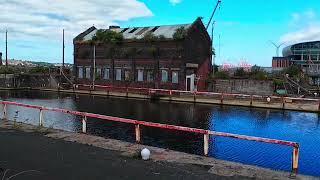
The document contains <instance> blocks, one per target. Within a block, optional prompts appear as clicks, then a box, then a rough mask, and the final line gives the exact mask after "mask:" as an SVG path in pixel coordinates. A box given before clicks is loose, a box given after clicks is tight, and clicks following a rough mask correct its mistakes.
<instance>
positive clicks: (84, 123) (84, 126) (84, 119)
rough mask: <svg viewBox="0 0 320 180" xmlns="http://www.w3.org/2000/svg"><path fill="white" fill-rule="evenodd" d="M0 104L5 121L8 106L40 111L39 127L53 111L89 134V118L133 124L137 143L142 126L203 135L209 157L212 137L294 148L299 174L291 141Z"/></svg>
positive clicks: (57, 109)
mask: <svg viewBox="0 0 320 180" xmlns="http://www.w3.org/2000/svg"><path fill="white" fill-rule="evenodd" d="M0 104H2V105H3V111H2V115H3V119H7V106H18V107H24V108H31V109H37V110H39V126H43V125H44V122H45V121H44V120H45V117H44V111H51V112H57V113H65V114H70V115H76V116H80V117H82V132H83V133H87V118H88V117H90V118H97V119H101V120H105V121H113V122H120V123H126V124H132V125H134V127H135V140H136V142H137V143H140V142H141V130H140V128H141V126H146V127H153V128H159V129H167V130H175V131H182V132H190V133H196V134H201V135H203V143H204V145H203V151H204V155H205V156H207V155H208V153H209V137H210V135H211V136H218V137H227V138H234V139H240V140H247V141H256V142H261V143H269V144H278V145H284V146H290V147H292V148H293V150H292V172H293V173H295V174H296V173H297V172H298V159H299V144H298V143H296V142H291V141H283V140H276V139H268V138H260V137H253V136H243V135H237V134H231V133H223V132H216V131H209V130H204V129H197V128H189V127H182V126H175V125H169V124H160V123H153V122H146V121H138V120H133V119H126V118H119V117H112V116H106V115H99V114H93V113H87V112H80V111H74V110H67V109H60V108H50V107H43V106H37V105H29V104H22V103H17V102H10V101H0Z"/></svg>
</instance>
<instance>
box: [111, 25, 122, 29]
mask: <svg viewBox="0 0 320 180" xmlns="http://www.w3.org/2000/svg"><path fill="white" fill-rule="evenodd" d="M119 28H120V26H109V29H119Z"/></svg>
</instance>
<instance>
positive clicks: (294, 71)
mask: <svg viewBox="0 0 320 180" xmlns="http://www.w3.org/2000/svg"><path fill="white" fill-rule="evenodd" d="M284 73H285V74H289V76H290V77H295V78H298V77H299V76H300V73H301V69H300V67H298V66H296V65H293V66H290V67H288V68H286V69H285V70H284Z"/></svg>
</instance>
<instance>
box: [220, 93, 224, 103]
mask: <svg viewBox="0 0 320 180" xmlns="http://www.w3.org/2000/svg"><path fill="white" fill-rule="evenodd" d="M223 99H224V95H223V93H221V98H220V103H221V104H223Z"/></svg>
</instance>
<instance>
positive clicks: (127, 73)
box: [124, 70, 130, 81]
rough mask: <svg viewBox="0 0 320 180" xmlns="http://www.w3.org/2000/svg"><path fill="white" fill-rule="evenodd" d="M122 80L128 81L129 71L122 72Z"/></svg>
mask: <svg viewBox="0 0 320 180" xmlns="http://www.w3.org/2000/svg"><path fill="white" fill-rule="evenodd" d="M124 80H125V81H130V71H129V70H125V71H124Z"/></svg>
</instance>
